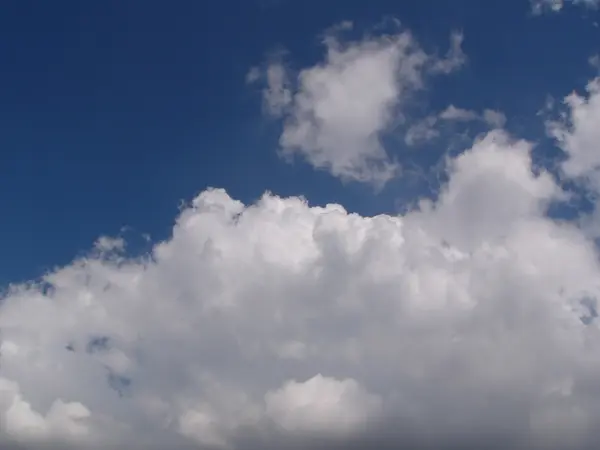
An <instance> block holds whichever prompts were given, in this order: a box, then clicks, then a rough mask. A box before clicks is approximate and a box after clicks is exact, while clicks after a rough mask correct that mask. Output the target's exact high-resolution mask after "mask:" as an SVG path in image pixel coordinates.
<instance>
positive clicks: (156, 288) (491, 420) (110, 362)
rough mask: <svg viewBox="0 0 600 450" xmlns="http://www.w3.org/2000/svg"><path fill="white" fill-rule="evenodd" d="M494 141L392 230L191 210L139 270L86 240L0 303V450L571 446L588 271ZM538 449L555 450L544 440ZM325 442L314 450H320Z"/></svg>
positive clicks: (212, 199) (534, 182)
mask: <svg viewBox="0 0 600 450" xmlns="http://www.w3.org/2000/svg"><path fill="white" fill-rule="evenodd" d="M530 151H531V145H530V144H529V143H527V142H524V141H515V140H512V139H511V138H510V137H509V136H507V135H506V133H504V132H501V131H495V132H492V133H490V134H488V135H487V136H485V137H483V138H482V139H480V140H479V141H477V142H476V143H475V144H474V146H473V147H472V148H471V149H469V150H467V151H466V152H464V153H463V154H462V155H460V156H459V157H457V158H456V159H454V160H451V161H449V163H448V175H449V182H448V183H447V185H446V186H445V187H444V188H443V190H442V192H441V193H440V196H439V199H438V200H436V201H435V202H423V203H422V204H421V205H420V207H419V208H417V209H415V210H413V211H412V212H410V213H408V214H406V215H404V216H398V217H391V216H385V215H382V216H377V217H361V216H359V215H356V214H349V213H347V212H346V211H345V210H344V209H343V208H342V207H341V206H339V205H328V206H326V207H311V206H309V205H308V204H307V202H306V201H305V200H303V199H301V198H279V197H277V196H274V195H270V194H265V196H264V197H263V198H262V199H261V200H260V201H258V202H257V203H256V204H253V205H243V204H242V203H240V202H239V201H236V200H234V199H232V198H230V197H229V196H228V195H227V193H226V192H225V191H223V190H219V189H214V190H208V191H205V192H202V193H201V194H200V195H199V196H198V197H196V198H195V199H194V201H193V202H192V204H190V205H189V207H188V208H187V209H185V210H183V212H182V213H181V215H180V216H179V217H178V218H177V222H176V224H175V226H174V228H173V235H172V238H171V239H169V240H168V241H165V242H163V243H160V244H158V245H156V247H155V248H154V249H153V251H152V255H151V257H149V258H142V259H130V258H127V257H124V256H121V253H120V252H121V249H122V242H119V241H116V242H111V241H110V240H109V239H103V240H101V241H99V242H98V245H97V247H96V249H95V250H94V251H93V252H91V253H90V255H88V256H87V257H85V258H83V259H80V260H77V261H75V262H74V263H73V264H71V265H69V266H66V267H63V268H60V269H57V270H56V271H54V272H53V273H50V274H48V275H47V276H46V277H45V278H44V280H43V282H41V283H31V284H27V285H16V286H13V287H12V288H11V289H10V290H9V291H8V292H7V293H5V295H4V296H3V299H2V303H1V306H0V329H1V333H2V334H1V341H0V342H1V354H2V356H1V360H0V364H1V366H0V411H1V412H2V415H1V416H0V417H2V421H1V423H0V426H1V432H2V436H3V438H5V439H6V442H8V441H9V440H10V442H18V443H21V444H27V445H34V446H35V444H39V445H42V444H44V443H48V442H63V443H68V442H71V443H73V444H74V445H75V446H77V447H79V448H83V447H85V446H86V445H89V446H91V447H94V446H96V447H97V448H100V447H102V448H106V447H107V446H110V445H115V446H117V445H125V446H133V447H136V446H141V447H144V448H149V447H152V446H156V447H160V446H168V447H174V448H177V446H178V445H181V446H188V445H189V446H190V447H193V446H195V445H198V446H200V447H205V448H245V447H252V446H260V447H261V448H264V447H268V446H269V445H276V444H277V443H279V444H278V445H281V443H282V442H285V443H286V444H285V445H299V446H300V447H299V448H302V446H303V445H305V444H307V443H311V445H315V442H317V443H318V442H321V443H328V444H327V445H336V444H338V445H344V444H348V445H350V444H351V443H364V445H367V444H368V443H371V444H373V442H378V443H379V444H378V445H383V444H384V443H387V444H390V445H392V444H394V443H397V444H401V443H403V442H411V443H413V444H414V445H417V444H423V445H425V444H431V445H434V446H437V447H439V445H440V444H442V443H445V444H448V443H455V442H475V440H477V441H478V442H480V441H481V440H493V441H494V442H504V443H507V442H508V443H511V445H512V444H514V445H517V444H520V445H531V444H532V443H535V444H539V445H540V446H541V445H542V444H548V445H550V444H551V443H556V442H560V443H563V444H565V445H566V443H568V445H569V446H571V447H572V446H573V445H576V444H582V445H583V444H585V443H588V439H591V438H593V437H595V430H596V427H597V425H599V424H600V410H599V407H598V404H599V403H598V400H600V391H599V390H598V389H597V379H598V377H599V376H600V335H599V333H598V327H597V324H596V322H595V320H594V319H595V317H596V315H597V313H596V306H595V305H596V298H597V296H598V294H599V289H600V282H599V281H598V280H599V279H600V277H599V275H600V267H599V266H598V255H597V252H596V250H595V248H594V246H593V243H592V242H590V241H588V240H587V239H586V237H585V235H584V234H583V233H582V232H581V231H580V230H579V229H578V228H577V227H575V226H574V225H570V224H568V223H561V222H556V221H552V220H550V219H548V218H547V217H546V215H545V210H546V208H547V206H548V205H549V203H550V202H552V201H555V200H557V199H560V198H561V196H563V194H562V191H561V189H560V187H559V186H558V185H557V184H556V183H555V181H554V179H553V178H552V177H551V176H550V175H549V174H547V173H544V172H541V173H540V172H539V171H536V172H535V173H534V172H533V171H532V167H531V158H530ZM557 440H558V441H557ZM324 445H325V444H324Z"/></svg>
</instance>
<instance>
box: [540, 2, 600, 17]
mask: <svg viewBox="0 0 600 450" xmlns="http://www.w3.org/2000/svg"><path fill="white" fill-rule="evenodd" d="M530 2H531V8H532V10H533V12H534V14H542V13H544V12H558V11H560V10H562V9H563V8H564V6H565V5H566V4H569V3H571V4H573V5H581V6H585V7H587V8H598V6H600V0H530Z"/></svg>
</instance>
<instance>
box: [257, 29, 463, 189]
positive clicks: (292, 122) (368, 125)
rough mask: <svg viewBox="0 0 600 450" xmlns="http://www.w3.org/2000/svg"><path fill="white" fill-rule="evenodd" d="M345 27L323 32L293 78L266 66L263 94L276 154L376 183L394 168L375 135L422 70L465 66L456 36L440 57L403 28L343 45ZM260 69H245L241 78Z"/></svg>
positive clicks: (417, 83) (396, 113)
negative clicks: (276, 129) (274, 121)
mask: <svg viewBox="0 0 600 450" xmlns="http://www.w3.org/2000/svg"><path fill="white" fill-rule="evenodd" d="M351 28H352V24H351V23H350V22H344V23H343V24H342V25H341V26H337V27H333V28H332V29H330V30H329V31H328V32H327V33H326V34H325V37H324V39H323V44H324V46H325V49H326V55H325V58H324V61H322V62H320V63H318V64H316V65H314V66H312V67H307V68H304V69H302V70H300V72H299V73H297V74H295V75H294V74H292V71H290V70H286V66H285V64H284V63H282V62H281V61H277V62H274V63H271V64H269V65H268V66H267V68H266V69H265V70H264V73H263V78H264V81H265V84H266V87H265V89H264V90H263V99H264V102H265V104H266V105H267V111H268V112H270V113H271V114H273V115H275V116H276V117H279V118H281V119H282V120H283V132H282V134H281V137H280V141H279V143H280V146H281V154H282V155H283V156H286V157H292V156H294V155H296V154H298V155H301V156H302V157H304V158H305V159H306V161H308V162H309V163H310V164H311V165H312V166H314V167H315V168H318V169H323V170H328V171H329V172H331V173H332V174H333V175H335V176H337V177H340V178H342V179H345V180H354V181H361V182H368V183H373V184H375V185H378V186H382V185H383V184H385V183H386V182H387V181H388V180H389V179H390V178H392V177H393V176H394V175H396V174H397V173H398V170H399V168H400V167H399V164H398V162H397V161H396V160H395V159H394V158H393V157H391V156H390V155H389V154H388V152H387V151H386V149H385V148H384V146H383V144H382V142H381V137H382V136H383V135H384V134H385V133H386V132H387V131H389V130H390V128H393V127H394V125H396V124H398V123H399V121H402V118H403V117H402V108H403V106H404V104H405V102H406V101H407V99H408V98H410V96H411V94H413V93H414V92H415V91H417V90H419V89H422V88H423V86H424V82H425V79H424V78H425V76H426V75H428V74H429V75H433V74H448V73H450V72H452V71H454V70H456V69H458V68H459V67H460V66H462V65H463V64H464V63H465V61H466V57H465V55H464V53H463V51H462V48H461V45H462V42H463V35H462V34H460V33H454V34H452V36H451V42H450V49H449V50H448V52H447V54H446V55H445V56H443V57H439V56H436V55H430V54H427V53H426V52H425V51H424V50H423V49H421V47H420V46H419V44H418V42H417V41H416V40H415V38H414V37H413V36H412V35H411V34H410V33H409V32H408V31H402V32H397V33H395V34H384V35H367V36H365V37H364V38H363V39H361V40H358V41H349V42H346V41H344V40H343V39H342V38H341V37H340V33H341V32H343V31H348V30H349V29H351ZM259 74H260V71H258V72H257V69H256V68H254V69H252V70H251V71H250V74H249V76H248V81H250V82H256V81H257V80H259V79H260V78H261V77H260V75H259Z"/></svg>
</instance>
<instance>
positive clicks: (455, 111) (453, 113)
mask: <svg viewBox="0 0 600 450" xmlns="http://www.w3.org/2000/svg"><path fill="white" fill-rule="evenodd" d="M478 118H479V115H478V114H477V113H476V112H474V111H470V110H468V109H462V108H457V107H456V106H454V105H450V106H448V107H447V108H446V109H445V110H444V111H442V112H441V113H440V119H444V120H458V121H467V122H468V121H471V120H477V119H478Z"/></svg>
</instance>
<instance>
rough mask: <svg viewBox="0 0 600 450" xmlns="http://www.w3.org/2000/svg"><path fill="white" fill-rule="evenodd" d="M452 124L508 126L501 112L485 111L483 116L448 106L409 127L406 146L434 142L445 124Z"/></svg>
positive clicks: (405, 139) (499, 127)
mask: <svg viewBox="0 0 600 450" xmlns="http://www.w3.org/2000/svg"><path fill="white" fill-rule="evenodd" d="M442 122H445V123H446V124H447V123H452V122H464V123H466V122H482V123H484V124H486V125H487V126H488V127H491V128H498V129H501V128H503V127H504V125H505V124H506V116H505V115H504V113H502V112H500V111H495V110H492V109H485V110H484V111H483V113H482V114H478V113H477V112H475V111H471V110H468V109H463V108H457V107H456V106H454V105H450V106H448V107H447V108H446V109H445V110H443V111H442V112H441V113H439V114H437V115H435V114H431V115H429V116H427V117H425V118H423V119H421V120H418V121H416V122H414V123H413V124H412V125H410V126H409V127H408V129H407V130H406V133H405V135H404V142H405V143H406V145H408V146H411V147H414V146H417V145H420V144H423V143H425V142H428V141H431V140H434V139H436V138H438V137H439V136H440V135H441V130H442V129H443V128H442V127H443V125H445V124H444V123H442Z"/></svg>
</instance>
